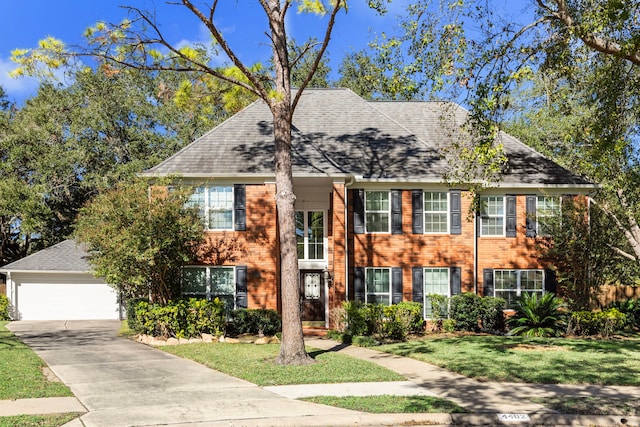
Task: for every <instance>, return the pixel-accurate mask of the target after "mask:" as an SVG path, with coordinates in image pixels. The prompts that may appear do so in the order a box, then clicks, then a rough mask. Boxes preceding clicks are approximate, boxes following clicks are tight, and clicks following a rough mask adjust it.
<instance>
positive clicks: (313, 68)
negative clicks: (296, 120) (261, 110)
mask: <svg viewBox="0 0 640 427" xmlns="http://www.w3.org/2000/svg"><path fill="white" fill-rule="evenodd" d="M342 7H343V2H342V0H337V1H336V2H335V5H334V6H333V10H332V11H331V16H330V17H329V22H328V23H327V28H326V30H325V33H324V39H323V41H322V45H321V46H320V49H319V50H318V53H317V54H316V58H315V60H314V61H313V64H312V65H311V68H310V69H309V72H308V73H307V77H305V79H304V81H303V82H302V84H301V85H300V87H299V88H298V91H297V92H296V96H295V98H294V99H293V102H292V104H291V114H293V112H294V111H295V109H296V106H297V105H298V102H299V101H300V97H301V96H302V92H303V91H304V89H305V88H306V87H307V86H308V85H309V82H310V81H311V79H312V78H313V75H314V73H315V72H316V70H317V69H318V65H319V64H320V61H321V60H322V56H323V55H324V52H325V51H326V50H327V46H328V45H329V41H330V40H331V32H332V30H333V25H334V24H335V22H336V16H337V15H338V12H339V11H340V9H342Z"/></svg>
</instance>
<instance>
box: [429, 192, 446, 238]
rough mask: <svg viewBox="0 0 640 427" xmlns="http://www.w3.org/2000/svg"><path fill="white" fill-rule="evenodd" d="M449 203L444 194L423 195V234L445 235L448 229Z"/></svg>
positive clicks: (430, 193) (431, 193)
mask: <svg viewBox="0 0 640 427" xmlns="http://www.w3.org/2000/svg"><path fill="white" fill-rule="evenodd" d="M448 218H449V203H448V200H447V193H445V192H425V193H424V232H425V233H446V232H447V231H448V228H449V221H448Z"/></svg>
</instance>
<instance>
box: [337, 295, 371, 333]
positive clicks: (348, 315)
mask: <svg viewBox="0 0 640 427" xmlns="http://www.w3.org/2000/svg"><path fill="white" fill-rule="evenodd" d="M342 306H343V307H344V311H345V313H344V316H345V317H344V323H345V327H344V333H345V334H346V335H349V336H352V337H353V336H356V335H365V334H366V333H367V329H368V328H367V321H366V318H365V312H364V310H363V307H364V305H363V304H362V303H361V302H358V301H346V302H343V303H342Z"/></svg>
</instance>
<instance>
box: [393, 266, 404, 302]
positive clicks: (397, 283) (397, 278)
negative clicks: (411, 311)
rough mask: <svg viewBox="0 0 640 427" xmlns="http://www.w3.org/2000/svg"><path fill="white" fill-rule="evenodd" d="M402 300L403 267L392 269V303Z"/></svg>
mask: <svg viewBox="0 0 640 427" xmlns="http://www.w3.org/2000/svg"><path fill="white" fill-rule="evenodd" d="M399 302H402V268H400V267H393V268H392V269H391V304H398V303H399Z"/></svg>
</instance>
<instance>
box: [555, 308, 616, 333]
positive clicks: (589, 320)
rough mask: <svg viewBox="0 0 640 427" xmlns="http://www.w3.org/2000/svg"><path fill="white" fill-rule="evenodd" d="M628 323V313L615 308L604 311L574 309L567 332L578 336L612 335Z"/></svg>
mask: <svg viewBox="0 0 640 427" xmlns="http://www.w3.org/2000/svg"><path fill="white" fill-rule="evenodd" d="M626 323H627V315H626V314H624V313H622V312H620V311H618V310H617V309H615V308H609V309H606V310H603V311H574V312H573V313H571V319H570V320H569V327H568V328H567V333H569V334H573V335H577V336H592V335H600V336H603V337H610V336H611V335H613V334H614V333H616V332H618V331H620V330H622V329H623V328H624V327H625V325H626Z"/></svg>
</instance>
